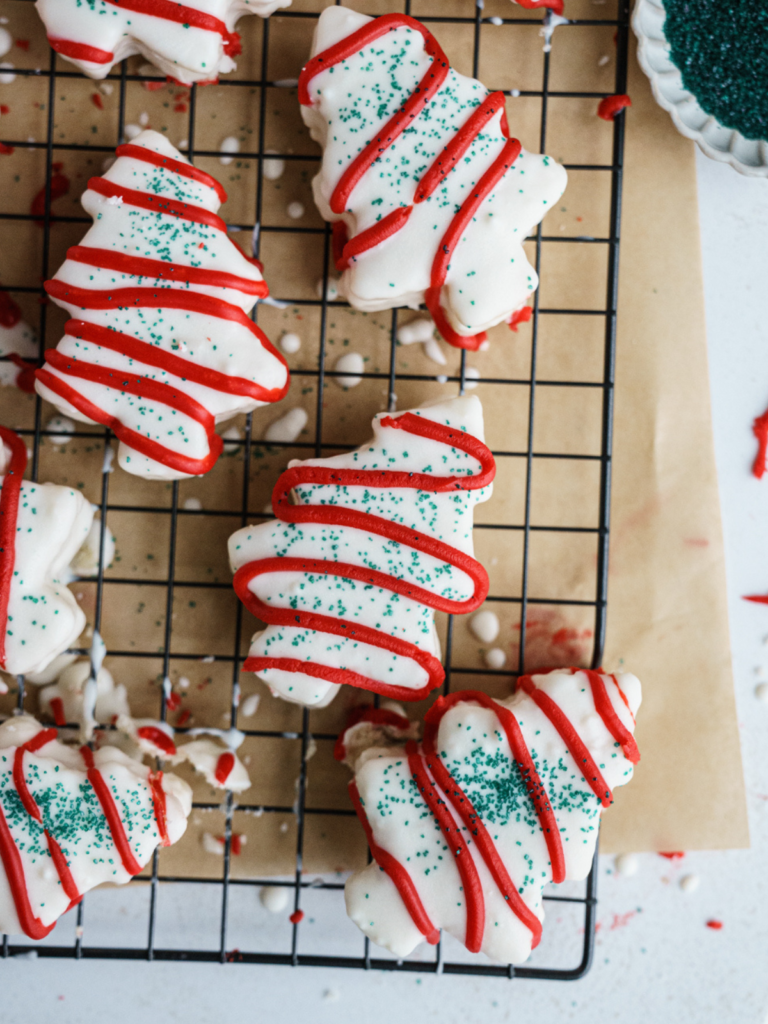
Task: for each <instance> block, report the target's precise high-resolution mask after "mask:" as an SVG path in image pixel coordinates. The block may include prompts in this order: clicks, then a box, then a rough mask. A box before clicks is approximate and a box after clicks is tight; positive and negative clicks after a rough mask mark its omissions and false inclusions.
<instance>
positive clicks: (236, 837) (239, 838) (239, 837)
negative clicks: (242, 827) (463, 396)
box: [216, 832, 243, 857]
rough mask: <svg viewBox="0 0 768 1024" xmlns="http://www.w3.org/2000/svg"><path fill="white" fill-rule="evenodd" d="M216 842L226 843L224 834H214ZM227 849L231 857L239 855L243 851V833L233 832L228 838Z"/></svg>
mask: <svg viewBox="0 0 768 1024" xmlns="http://www.w3.org/2000/svg"><path fill="white" fill-rule="evenodd" d="M216 842H217V843H221V845H222V846H223V845H224V844H225V843H226V839H225V837H224V836H216ZM229 850H230V853H231V854H232V855H233V857H239V856H240V854H241V853H242V852H243V834H242V832H233V833H232V835H231V837H230V840H229Z"/></svg>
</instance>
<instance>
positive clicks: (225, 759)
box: [214, 750, 235, 786]
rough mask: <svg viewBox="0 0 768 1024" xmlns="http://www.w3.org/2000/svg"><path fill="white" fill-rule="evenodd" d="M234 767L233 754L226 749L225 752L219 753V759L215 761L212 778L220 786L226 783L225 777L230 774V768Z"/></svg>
mask: <svg viewBox="0 0 768 1024" xmlns="http://www.w3.org/2000/svg"><path fill="white" fill-rule="evenodd" d="M234 767H235V755H234V754H233V753H231V752H230V751H229V750H227V751H226V752H225V753H223V754H220V755H219V759H218V761H217V762H216V770H215V772H214V778H215V779H216V781H217V782H218V784H219V785H220V786H225V785H226V784H227V779H228V778H229V776H230V775H231V774H232V769H233V768H234Z"/></svg>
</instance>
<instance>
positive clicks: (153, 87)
mask: <svg viewBox="0 0 768 1024" xmlns="http://www.w3.org/2000/svg"><path fill="white" fill-rule="evenodd" d="M166 84H167V83H166V82H142V85H143V86H144V88H145V89H146V90H147V92H157V90H158V89H164V88H165V86H166Z"/></svg>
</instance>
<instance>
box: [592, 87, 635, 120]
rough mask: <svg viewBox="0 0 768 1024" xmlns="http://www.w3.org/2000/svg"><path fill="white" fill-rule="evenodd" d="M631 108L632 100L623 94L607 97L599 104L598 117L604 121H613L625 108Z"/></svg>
mask: <svg viewBox="0 0 768 1024" xmlns="http://www.w3.org/2000/svg"><path fill="white" fill-rule="evenodd" d="M631 106H632V100H631V99H630V98H629V96H626V95H624V94H623V93H618V94H617V95H615V96H606V97H605V99H602V100H600V103H599V104H598V107H597V116H598V117H602V119H603V120H604V121H613V120H614V118H615V117H616V115H617V114H618V113H619V112H620V111H622V110H623V109H624V108H625V107H631Z"/></svg>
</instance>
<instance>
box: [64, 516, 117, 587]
mask: <svg viewBox="0 0 768 1024" xmlns="http://www.w3.org/2000/svg"><path fill="white" fill-rule="evenodd" d="M100 542H101V520H100V519H94V520H93V522H92V523H91V528H90V530H89V531H88V536H87V537H86V538H85V541H84V542H83V545H82V547H81V548H80V550H79V551H78V552H77V554H76V555H75V557H74V558H73V559H72V562H71V563H70V566H69V568H70V570H71V571H72V572H73V573H74V575H75V576H81V577H84V578H87V577H89V576H97V575H98V572H99V543H100ZM102 551H103V555H104V558H103V565H104V568H105V569H109V567H110V566H111V565H112V562H113V561H114V559H115V535H114V533H112V531H111V530H110V528H109V527H108V526H107V527H106V529H105V530H104V541H103V544H102Z"/></svg>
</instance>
